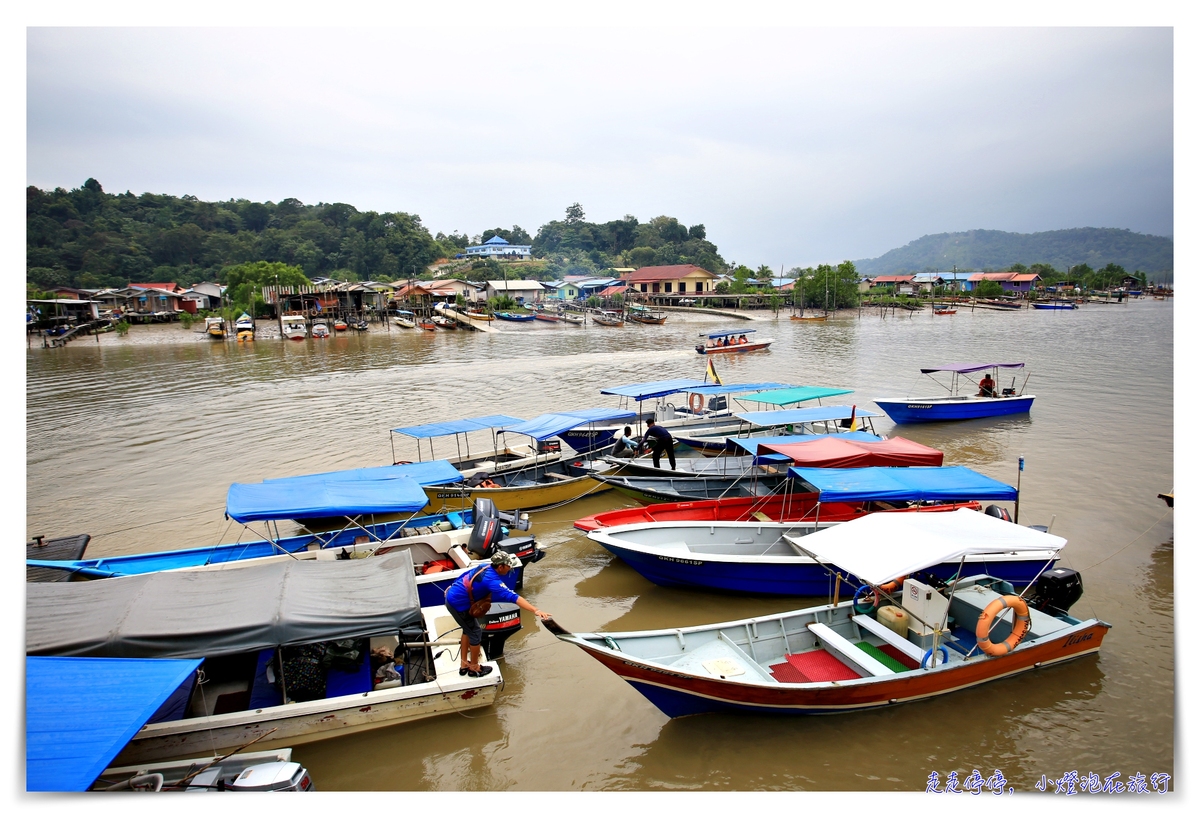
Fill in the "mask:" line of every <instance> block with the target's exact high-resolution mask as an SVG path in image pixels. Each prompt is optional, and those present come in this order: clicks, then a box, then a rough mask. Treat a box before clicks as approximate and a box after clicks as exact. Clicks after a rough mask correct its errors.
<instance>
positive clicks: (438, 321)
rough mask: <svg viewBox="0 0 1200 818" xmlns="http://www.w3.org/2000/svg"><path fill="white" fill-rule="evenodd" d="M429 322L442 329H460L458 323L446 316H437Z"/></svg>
mask: <svg viewBox="0 0 1200 818" xmlns="http://www.w3.org/2000/svg"><path fill="white" fill-rule="evenodd" d="M429 320H430V321H432V322H433V323H434V324H435V325H436V326H438V327H440V328H442V329H458V322H457V321H455V320H454V319H453V318H447V317H446V316H444V315H435V316H433V317H432V318H430V319H429Z"/></svg>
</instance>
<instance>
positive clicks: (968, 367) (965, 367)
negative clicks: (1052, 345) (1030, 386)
mask: <svg viewBox="0 0 1200 818" xmlns="http://www.w3.org/2000/svg"><path fill="white" fill-rule="evenodd" d="M994 366H998V367H1000V368H1002V369H1020V368H1021V367H1023V366H1025V364H1023V363H1020V364H942V365H941V366H928V367H921V371H922V372H924V373H925V374H926V375H928V374H929V373H930V372H957V373H958V374H959V375H966V374H967V373H969V372H979V371H980V370H984V369H991V368H992V367H994Z"/></svg>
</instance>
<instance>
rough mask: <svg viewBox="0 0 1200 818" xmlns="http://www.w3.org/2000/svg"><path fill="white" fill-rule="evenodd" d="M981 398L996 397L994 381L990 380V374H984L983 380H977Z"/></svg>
mask: <svg viewBox="0 0 1200 818" xmlns="http://www.w3.org/2000/svg"><path fill="white" fill-rule="evenodd" d="M978 397H981V398H994V397H996V382H995V381H993V380H992V376H991V375H990V374H985V375H984V376H983V380H981V381H980V382H979V395H978Z"/></svg>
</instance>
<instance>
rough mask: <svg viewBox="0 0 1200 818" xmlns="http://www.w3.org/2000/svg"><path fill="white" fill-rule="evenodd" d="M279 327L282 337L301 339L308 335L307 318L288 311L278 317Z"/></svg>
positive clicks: (294, 339)
mask: <svg viewBox="0 0 1200 818" xmlns="http://www.w3.org/2000/svg"><path fill="white" fill-rule="evenodd" d="M279 327H280V332H282V333H283V337H284V338H290V339H292V340H293V341H302V340H304V338H305V336H307V335H308V318H306V317H305V316H303V315H299V314H297V313H290V314H288V315H284V316H283V317H281V318H280V319H279Z"/></svg>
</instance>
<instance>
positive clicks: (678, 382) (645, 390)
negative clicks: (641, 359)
mask: <svg viewBox="0 0 1200 818" xmlns="http://www.w3.org/2000/svg"><path fill="white" fill-rule="evenodd" d="M711 385H712V384H709V383H706V382H705V381H698V380H696V379H695V378H676V379H675V380H673V381H647V382H646V383H630V384H626V385H625V386H610V387H608V388H607V389H601V390H600V394H601V395H618V396H620V397H622V398H633V399H634V400H636V401H643V400H649V399H650V398H661V397H665V396H666V395H674V394H676V393H677V392H690V391H691V390H692V387H694V386H711Z"/></svg>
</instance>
